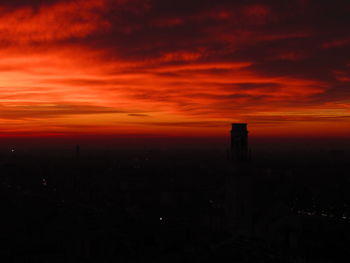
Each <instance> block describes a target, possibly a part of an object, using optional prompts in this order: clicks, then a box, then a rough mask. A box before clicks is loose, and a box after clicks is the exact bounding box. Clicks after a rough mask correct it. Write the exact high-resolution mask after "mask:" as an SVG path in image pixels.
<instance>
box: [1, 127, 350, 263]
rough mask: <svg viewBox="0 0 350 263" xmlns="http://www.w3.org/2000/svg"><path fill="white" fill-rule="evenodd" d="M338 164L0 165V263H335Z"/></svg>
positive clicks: (163, 154) (113, 158)
mask: <svg viewBox="0 0 350 263" xmlns="http://www.w3.org/2000/svg"><path fill="white" fill-rule="evenodd" d="M348 160H349V153H348V152H346V151H339V150H338V151H328V152H321V153H320V152H315V153H313V154H310V152H308V153H302V152H295V153H284V154H281V153H278V152H277V153H275V154H274V153H271V152H269V153H268V152H259V153H255V152H254V149H250V146H249V144H248V129H247V124H233V125H232V130H231V143H230V144H228V149H208V150H203V149H199V150H196V149H185V150H180V149H177V150H176V149H172V150H164V149H163V150H156V149H153V150H135V149H129V150H127V149H124V150H118V149H116V150H114V151H101V150H100V151H98V150H96V151H92V150H84V146H83V145H76V147H75V150H74V148H73V149H72V151H71V153H69V152H67V153H55V152H54V151H52V152H45V153H36V154H30V153H28V152H27V153H23V152H20V151H19V150H17V149H15V148H13V149H11V150H10V151H9V152H8V154H3V155H2V156H1V162H0V169H1V177H0V178H1V182H0V187H1V198H0V200H1V207H2V216H1V219H0V220H1V226H2V230H1V246H0V249H1V258H2V259H1V260H2V262H33V263H34V262H36V263H37V262H338V260H340V258H341V257H344V256H348V254H349V252H348V249H347V244H349V243H348V242H349V238H350V232H349V226H350V207H349V205H350V193H349V191H348V189H349V186H350V181H349V177H348V171H349V162H348Z"/></svg>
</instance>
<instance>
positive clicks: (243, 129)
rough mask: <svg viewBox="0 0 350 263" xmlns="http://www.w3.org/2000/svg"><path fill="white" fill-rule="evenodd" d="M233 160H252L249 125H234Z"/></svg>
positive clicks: (232, 135) (232, 132) (232, 138)
mask: <svg viewBox="0 0 350 263" xmlns="http://www.w3.org/2000/svg"><path fill="white" fill-rule="evenodd" d="M230 152H231V159H232V160H234V161H235V162H247V161H249V160H250V152H249V147H248V129H247V123H233V124H232V130H231V149H230Z"/></svg>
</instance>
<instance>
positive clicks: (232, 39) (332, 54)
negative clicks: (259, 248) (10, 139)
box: [0, 0, 350, 137]
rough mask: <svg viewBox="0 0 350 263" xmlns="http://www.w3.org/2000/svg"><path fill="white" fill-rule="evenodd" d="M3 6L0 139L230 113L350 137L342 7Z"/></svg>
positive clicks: (191, 129) (195, 129) (158, 124)
mask: <svg viewBox="0 0 350 263" xmlns="http://www.w3.org/2000/svg"><path fill="white" fill-rule="evenodd" d="M0 7H1V8H0V14H1V18H0V38H1V39H2V41H1V49H0V56H1V58H2V59H1V60H0V112H1V114H0V137H6V136H22V137H26V136H27V137H30V136H71V135H77V134H78V135H94V136H102V135H118V134H120V135H127V134H130V135H138V134H139V135H144V134H146V135H147V134H148V135H159V136H179V137H181V136H184V137H191V136H194V135H196V134H197V135H198V134H199V136H226V134H227V131H228V129H229V125H230V123H232V122H247V123H249V125H250V129H254V133H255V134H256V135H257V136H261V137H264V136H292V137H293V136H310V137H313V136H320V137H322V136H323V137H327V136H340V137H350V134H349V132H348V131H349V130H350V93H349V90H350V89H349V85H350V73H349V72H350V71H349V67H350V58H349V50H350V48H349V46H350V39H349V37H348V36H347V34H346V32H347V28H346V24H345V23H343V22H342V21H343V20H342V19H348V20H349V18H348V17H347V16H346V14H347V13H346V12H348V11H349V10H350V4H339V5H337V7H334V6H333V9H332V12H333V13H334V14H333V15H330V17H329V18H327V19H326V18H325V17H324V16H323V15H322V12H321V11H322V10H323V11H325V12H326V11H327V10H328V8H329V6H327V5H325V4H321V3H317V4H316V3H314V2H312V1H290V4H289V5H287V6H285V7H284V6H281V5H280V4H278V1H267V3H266V4H256V3H253V2H251V3H250V1H248V2H247V3H245V4H242V3H241V4H238V3H232V1H224V0H222V1H215V3H213V1H197V0H193V1H177V2H176V3H175V2H169V3H168V4H166V3H165V2H164V1H160V0H149V1H141V0H129V1H128V0H76V1H47V2H45V4H43V3H38V1H15V2H14V3H12V4H11V3H7V4H1V6H0ZM317 8H318V9H317ZM317 10H319V11H317ZM320 10H321V11H320ZM333 16H334V17H333ZM335 17H342V19H339V20H337V19H336V18H335ZM310 20H313V21H314V23H313V22H310ZM315 21H316V22H315ZM337 21H339V23H338V22H337ZM317 22H318V23H319V25H317V26H316V24H315V23H317Z"/></svg>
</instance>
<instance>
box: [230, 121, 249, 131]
mask: <svg viewBox="0 0 350 263" xmlns="http://www.w3.org/2000/svg"><path fill="white" fill-rule="evenodd" d="M247 126H248V124H247V123H232V130H231V133H232V132H234V133H236V132H238V133H241V132H248V129H247Z"/></svg>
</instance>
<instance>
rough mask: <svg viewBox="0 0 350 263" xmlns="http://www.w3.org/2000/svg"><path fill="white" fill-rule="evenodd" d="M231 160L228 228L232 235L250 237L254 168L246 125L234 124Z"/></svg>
mask: <svg viewBox="0 0 350 263" xmlns="http://www.w3.org/2000/svg"><path fill="white" fill-rule="evenodd" d="M230 146H231V149H230V159H231V160H232V161H233V162H234V165H232V168H233V170H232V171H231V172H230V174H229V175H228V176H227V177H226V182H225V185H226V193H225V196H226V213H227V227H228V230H229V231H231V232H232V233H235V234H239V235H244V236H250V235H251V234H252V232H253V228H252V209H253V206H252V203H253V202H252V194H253V191H252V187H253V184H252V180H253V176H252V175H253V174H252V166H251V163H249V162H250V152H249V147H248V129H247V124H246V123H233V124H232V129H231V145H230Z"/></svg>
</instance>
